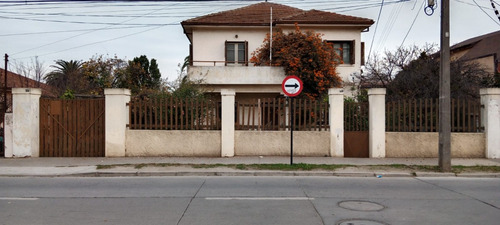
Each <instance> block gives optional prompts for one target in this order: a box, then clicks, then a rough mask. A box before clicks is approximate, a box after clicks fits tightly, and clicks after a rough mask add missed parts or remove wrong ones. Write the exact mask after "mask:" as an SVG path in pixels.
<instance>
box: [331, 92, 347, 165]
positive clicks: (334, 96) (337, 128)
mask: <svg viewBox="0 0 500 225" xmlns="http://www.w3.org/2000/svg"><path fill="white" fill-rule="evenodd" d="M328 102H329V103H330V115H329V119H330V156H332V157H344V89H342V88H330V89H328Z"/></svg>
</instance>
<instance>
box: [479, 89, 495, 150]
mask: <svg viewBox="0 0 500 225" xmlns="http://www.w3.org/2000/svg"><path fill="white" fill-rule="evenodd" d="M479 93H480V95H481V105H483V106H484V108H483V113H482V123H483V126H484V133H485V136H486V149H485V151H486V152H485V155H486V158H489V159H499V158H500V88H485V89H481V90H480V92H479Z"/></svg>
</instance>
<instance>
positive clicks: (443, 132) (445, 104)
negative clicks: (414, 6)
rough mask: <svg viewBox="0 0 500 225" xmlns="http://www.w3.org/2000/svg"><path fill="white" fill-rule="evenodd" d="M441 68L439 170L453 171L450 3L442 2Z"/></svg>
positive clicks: (447, 1) (444, 0) (443, 0)
mask: <svg viewBox="0 0 500 225" xmlns="http://www.w3.org/2000/svg"><path fill="white" fill-rule="evenodd" d="M440 42H441V55H440V60H441V62H440V63H441V66H440V69H439V168H440V169H441V172H450V171H451V144H450V143H451V119H450V116H451V106H450V95H451V94H450V1H449V0H442V1H441V41H440Z"/></svg>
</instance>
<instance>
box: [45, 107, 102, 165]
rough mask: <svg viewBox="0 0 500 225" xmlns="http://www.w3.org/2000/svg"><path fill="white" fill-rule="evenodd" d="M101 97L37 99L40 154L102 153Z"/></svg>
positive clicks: (47, 155) (94, 154) (89, 154)
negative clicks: (38, 102)
mask: <svg viewBox="0 0 500 225" xmlns="http://www.w3.org/2000/svg"><path fill="white" fill-rule="evenodd" d="M104 107H105V106H104V98H99V99H75V100H59V99H57V100H54V99H43V98H42V99H40V156H41V157H103V156H104V138H105V136H104V124H105V121H104Z"/></svg>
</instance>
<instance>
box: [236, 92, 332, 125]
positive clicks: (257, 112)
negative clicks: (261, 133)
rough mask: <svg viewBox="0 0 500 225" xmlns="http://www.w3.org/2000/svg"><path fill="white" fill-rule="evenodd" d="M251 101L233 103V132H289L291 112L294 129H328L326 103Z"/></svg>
mask: <svg viewBox="0 0 500 225" xmlns="http://www.w3.org/2000/svg"><path fill="white" fill-rule="evenodd" d="M289 100H291V101H293V104H292V105H293V110H291V108H290V104H289V101H287V99H285V98H255V99H248V100H243V101H239V102H236V104H235V107H236V109H235V111H236V129H237V130H289V129H290V127H291V126H290V125H291V116H290V115H291V112H293V114H294V119H293V120H294V123H293V125H294V130H298V131H327V130H329V129H330V122H329V118H328V115H329V104H328V102H323V101H314V100H309V99H293V98H291V99H289Z"/></svg>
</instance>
